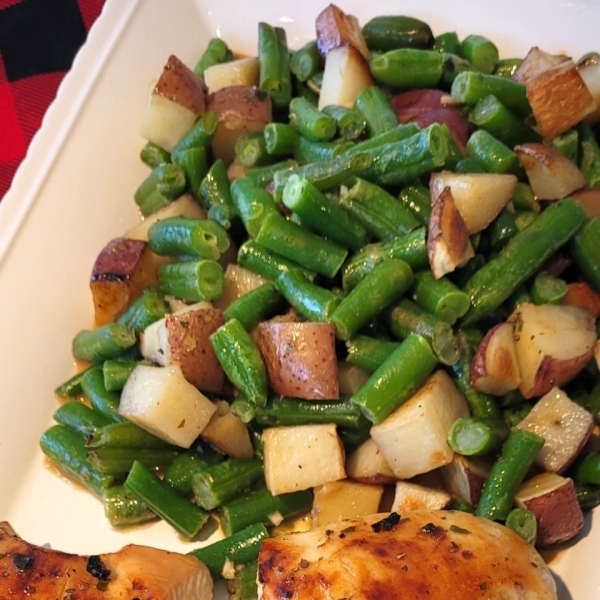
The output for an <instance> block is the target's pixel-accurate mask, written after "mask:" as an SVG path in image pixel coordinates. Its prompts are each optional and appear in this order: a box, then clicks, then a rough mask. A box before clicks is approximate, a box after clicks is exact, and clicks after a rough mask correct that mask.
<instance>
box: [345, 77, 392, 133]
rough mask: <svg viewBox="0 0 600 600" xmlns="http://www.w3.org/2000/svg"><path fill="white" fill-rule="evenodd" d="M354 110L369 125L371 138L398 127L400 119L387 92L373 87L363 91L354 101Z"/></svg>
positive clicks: (368, 130)
mask: <svg viewBox="0 0 600 600" xmlns="http://www.w3.org/2000/svg"><path fill="white" fill-rule="evenodd" d="M354 108H355V110H357V111H358V113H359V114H361V115H362V116H363V118H364V120H365V121H366V123H367V133H368V135H369V137H374V136H376V135H380V134H382V133H385V132H386V131H389V130H390V129H394V127H397V126H398V117H397V116H396V113H395V112H394V110H393V109H392V107H391V106H390V101H389V100H388V97H387V96H386V94H385V92H384V91H383V90H382V89H381V88H379V87H377V86H371V87H369V88H367V89H366V90H363V91H362V92H361V93H360V94H358V96H357V97H356V99H355V100H354Z"/></svg>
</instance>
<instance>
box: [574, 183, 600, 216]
mask: <svg viewBox="0 0 600 600" xmlns="http://www.w3.org/2000/svg"><path fill="white" fill-rule="evenodd" d="M569 198H573V200H576V201H577V202H579V204H581V206H582V207H583V209H584V210H585V212H586V213H587V216H588V217H590V218H591V217H600V190H599V189H598V188H583V189H581V190H577V191H576V192H573V193H572V194H570V195H569Z"/></svg>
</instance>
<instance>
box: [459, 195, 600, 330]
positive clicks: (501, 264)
mask: <svg viewBox="0 0 600 600" xmlns="http://www.w3.org/2000/svg"><path fill="white" fill-rule="evenodd" d="M585 219H586V214H585V211H584V210H583V209H582V208H581V206H579V205H578V204H577V202H575V201H574V200H571V199H568V198H567V199H565V200H561V201H560V202H557V203H556V204H554V205H552V206H550V207H548V208H547V209H546V210H545V211H543V212H542V213H541V214H540V215H538V217H537V218H536V220H535V222H534V223H532V224H531V225H530V226H529V227H527V229H524V230H523V231H520V232H519V233H518V234H517V235H516V236H515V237H514V238H512V239H511V240H510V241H509V242H508V244H507V245H506V246H505V248H504V250H503V251H502V253H501V254H499V255H498V256H496V257H495V258H492V259H491V260H490V261H489V262H487V263H486V264H485V265H484V266H483V267H482V268H481V269H480V270H479V271H477V272H476V273H475V274H474V275H473V276H472V277H471V278H470V279H469V280H468V281H467V283H466V285H465V287H464V289H463V291H464V292H465V293H466V294H468V296H469V297H470V299H471V308H470V309H469V311H468V312H467V314H466V315H465V317H464V319H463V325H468V324H472V323H475V322H477V321H478V320H479V319H481V318H482V317H484V316H485V315H487V314H489V313H490V312H491V311H493V310H495V309H496V308H498V307H499V306H500V305H501V304H502V303H503V302H504V301H505V300H507V299H508V297H509V296H510V295H511V294H512V293H513V292H514V291H515V290H516V289H517V288H518V287H519V286H520V285H521V284H522V283H524V282H525V281H526V280H527V279H528V278H529V277H530V276H531V275H533V273H534V272H535V271H536V270H537V269H538V268H539V267H540V266H541V265H542V264H543V263H544V262H545V261H546V260H547V259H548V258H549V257H550V256H552V254H554V252H556V250H558V248H560V247H561V246H563V245H564V244H565V243H567V241H568V240H569V239H570V238H571V237H573V235H574V234H575V233H576V232H577V230H578V229H579V228H580V227H581V226H582V225H583V223H584V221H585ZM598 226H599V227H600V221H599V223H598ZM596 239H599V240H600V237H598V238H596ZM599 264H600V263H599Z"/></svg>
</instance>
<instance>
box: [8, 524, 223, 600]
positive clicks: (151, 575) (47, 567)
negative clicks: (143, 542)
mask: <svg viewBox="0 0 600 600" xmlns="http://www.w3.org/2000/svg"><path fill="white" fill-rule="evenodd" d="M0 573H1V574H2V576H0V598H1V599H2V600H22V599H23V598H29V597H31V598H35V600H56V599H63V600H134V599H135V600H188V599H189V598H193V599H194V600H211V599H212V592H213V582H212V578H211V576H210V573H209V571H208V568H207V567H206V566H205V565H204V564H203V563H202V562H200V561H199V560H198V559H196V558H194V557H192V556H186V555H183V554H178V553H176V552H167V551H166V550H158V549H156V548H149V547H147V546H136V545H133V544H130V545H128V546H125V547H124V548H123V549H122V550H120V551H119V552H112V553H109V554H99V555H95V556H79V555H77V554H68V553H66V552H60V551H58V550H50V549H48V548H43V547H40V546H35V545H33V544H29V543H28V542H26V541H24V540H22V539H21V538H19V537H18V536H17V535H16V533H15V532H14V531H13V529H12V528H11V526H10V525H9V524H8V523H6V522H2V523H0Z"/></svg>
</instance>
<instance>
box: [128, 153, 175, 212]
mask: <svg viewBox="0 0 600 600" xmlns="http://www.w3.org/2000/svg"><path fill="white" fill-rule="evenodd" d="M185 184H186V181H185V174H184V172H183V169H182V168H181V167H180V166H179V165H176V164H173V163H165V164H161V165H158V167H156V168H155V169H154V170H153V171H152V173H150V175H148V177H146V179H145V180H144V181H143V182H142V183H141V184H140V186H139V187H138V189H137V190H136V192H135V194H134V200H135V203H136V204H137V205H138V207H139V209H140V212H141V213H142V215H143V216H144V217H147V216H149V215H151V214H152V213H154V212H156V211H157V210H158V209H160V208H162V207H163V206H166V205H167V204H169V203H170V202H171V201H172V200H175V198H178V197H179V196H181V194H182V193H183V192H184V191H185Z"/></svg>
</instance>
